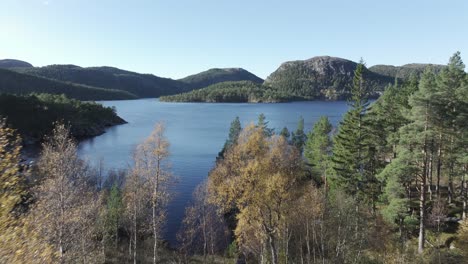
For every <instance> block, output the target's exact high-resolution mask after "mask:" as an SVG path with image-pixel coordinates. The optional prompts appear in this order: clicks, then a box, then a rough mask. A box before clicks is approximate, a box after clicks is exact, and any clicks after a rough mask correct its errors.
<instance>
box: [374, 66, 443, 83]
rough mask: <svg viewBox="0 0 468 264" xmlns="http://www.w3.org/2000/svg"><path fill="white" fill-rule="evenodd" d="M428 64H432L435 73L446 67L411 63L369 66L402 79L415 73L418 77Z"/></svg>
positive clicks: (381, 73)
mask: <svg viewBox="0 0 468 264" xmlns="http://www.w3.org/2000/svg"><path fill="white" fill-rule="evenodd" d="M428 66H431V68H432V69H433V71H434V73H439V72H440V71H441V70H442V69H443V68H444V67H445V66H444V65H433V64H424V63H411V64H405V65H402V66H393V65H374V66H372V67H369V70H370V71H372V72H375V73H378V74H380V75H384V76H389V77H393V78H398V79H401V80H408V79H409V78H410V77H411V75H415V76H417V77H419V76H421V75H422V73H423V72H424V70H425V69H426V68H427V67H428Z"/></svg>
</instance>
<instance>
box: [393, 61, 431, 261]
mask: <svg viewBox="0 0 468 264" xmlns="http://www.w3.org/2000/svg"><path fill="white" fill-rule="evenodd" d="M436 89H437V86H436V83H435V75H434V73H433V71H432V70H431V69H430V68H429V67H428V68H427V69H426V70H425V71H424V73H423V75H422V77H421V80H420V83H419V90H418V91H416V92H415V93H414V94H413V95H412V96H411V97H410V100H409V105H410V106H411V111H410V112H409V113H408V115H407V118H408V119H409V121H410V122H411V123H409V124H407V125H405V126H404V127H402V128H401V131H400V132H401V134H400V148H401V149H400V151H399V152H400V153H398V157H397V159H398V160H397V161H396V163H397V164H398V163H400V164H405V166H407V167H413V171H412V174H411V177H412V180H415V181H418V182H419V184H420V186H419V187H418V190H419V213H420V216H419V245H418V251H419V252H420V253H421V252H423V250H424V246H425V241H426V239H425V233H426V224H425V222H426V217H427V216H426V209H427V201H426V192H427V191H426V190H427V180H428V178H429V175H430V173H431V167H432V166H431V163H430V160H431V145H432V144H433V142H434V135H435V133H434V127H435V125H434V123H435V117H437V113H436V108H435V105H434V101H435V95H436Z"/></svg>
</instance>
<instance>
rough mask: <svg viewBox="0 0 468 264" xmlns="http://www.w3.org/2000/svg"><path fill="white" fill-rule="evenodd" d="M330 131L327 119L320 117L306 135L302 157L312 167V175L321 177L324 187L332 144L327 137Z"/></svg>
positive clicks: (330, 127) (330, 126)
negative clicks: (303, 156)
mask: <svg viewBox="0 0 468 264" xmlns="http://www.w3.org/2000/svg"><path fill="white" fill-rule="evenodd" d="M331 130H332V125H331V124H330V121H329V120H328V117H326V116H322V117H320V119H319V121H318V122H317V123H315V124H314V127H313V128H312V130H311V131H310V132H309V134H307V142H306V144H305V149H304V155H305V157H306V159H307V161H308V163H309V164H310V165H311V166H312V171H313V173H314V174H315V175H318V176H320V177H322V178H323V180H324V182H325V185H326V184H327V178H326V170H327V169H328V167H329V164H328V163H329V160H330V152H331V143H332V142H331V139H330V135H329V134H330V132H331Z"/></svg>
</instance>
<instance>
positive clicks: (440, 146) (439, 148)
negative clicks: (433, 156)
mask: <svg viewBox="0 0 468 264" xmlns="http://www.w3.org/2000/svg"><path fill="white" fill-rule="evenodd" d="M441 168H442V133H439V147H438V150H437V184H436V194H437V197H440V171H441Z"/></svg>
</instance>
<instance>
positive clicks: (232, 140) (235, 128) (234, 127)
mask: <svg viewBox="0 0 468 264" xmlns="http://www.w3.org/2000/svg"><path fill="white" fill-rule="evenodd" d="M241 131H242V126H241V123H240V120H239V117H238V116H236V118H234V120H233V121H232V122H231V127H230V128H229V136H228V138H227V139H226V142H225V143H224V146H223V149H221V151H220V152H219V153H218V157H216V159H217V160H219V159H222V158H224V153H226V151H227V150H228V149H229V148H230V147H232V146H234V145H235V144H237V140H238V138H239V134H240V132H241Z"/></svg>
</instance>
